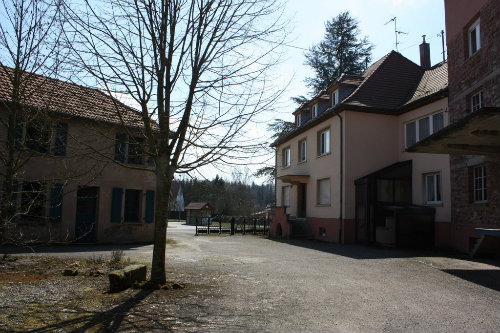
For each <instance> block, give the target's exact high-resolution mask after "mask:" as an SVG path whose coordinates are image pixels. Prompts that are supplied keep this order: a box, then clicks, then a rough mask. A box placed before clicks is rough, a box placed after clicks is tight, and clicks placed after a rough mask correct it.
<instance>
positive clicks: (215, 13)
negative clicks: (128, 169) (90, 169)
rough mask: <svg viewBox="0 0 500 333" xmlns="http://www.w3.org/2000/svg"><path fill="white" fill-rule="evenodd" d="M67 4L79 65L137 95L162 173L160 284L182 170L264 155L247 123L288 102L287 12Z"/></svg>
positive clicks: (244, 5)
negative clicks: (280, 85)
mask: <svg viewBox="0 0 500 333" xmlns="http://www.w3.org/2000/svg"><path fill="white" fill-rule="evenodd" d="M82 2H83V4H82ZM66 4H67V6H66V7H65V8H66V11H67V16H66V18H67V20H68V25H67V26H66V27H65V30H64V31H65V32H66V34H67V37H68V41H70V42H71V45H72V46H73V48H74V55H75V61H74V65H75V66H76V67H78V66H79V67H81V70H82V71H85V72H87V73H88V74H89V75H90V76H91V77H92V78H93V79H95V81H96V84H97V85H98V86H100V87H103V89H105V90H107V92H108V93H109V94H111V95H116V94H124V95H127V96H129V97H130V98H132V99H133V100H134V101H135V102H136V104H137V105H138V107H139V112H140V113H141V115H142V119H143V124H142V125H143V126H142V127H143V129H142V131H141V133H140V134H137V135H141V136H142V138H141V139H142V140H143V142H144V143H145V146H146V147H147V154H148V155H150V156H151V157H152V158H153V160H154V165H155V170H154V172H155V175H156V192H155V195H156V205H155V218H154V220H155V231H154V247H153V259H152V265H151V266H152V267H151V280H152V282H154V283H159V284H163V283H164V282H165V246H166V233H167V224H168V221H167V214H168V209H169V207H168V196H169V192H170V188H171V184H172V180H173V178H174V174H176V173H177V174H178V173H187V172H190V171H192V170H194V169H196V168H198V167H201V166H204V165H207V164H214V163H221V164H224V165H227V164H235V163H238V161H240V162H239V163H241V164H242V163H243V161H244V158H245V157H246V156H248V153H253V152H257V151H258V149H260V144H259V143H258V142H255V140H254V141H253V142H251V141H250V140H249V138H248V137H245V134H246V133H247V131H245V126H246V125H247V124H249V123H250V122H251V121H252V118H253V117H254V116H255V115H257V114H259V113H260V112H263V111H265V110H269V109H270V108H271V107H272V106H273V105H274V103H275V101H276V99H277V98H278V96H279V91H275V89H273V88H272V87H271V82H272V81H273V80H272V75H273V72H272V71H271V70H270V69H271V68H272V66H273V65H274V64H276V63H277V59H276V58H275V56H276V54H277V52H274V51H275V50H276V49H277V48H279V47H280V39H281V38H282V37H283V35H284V34H283V29H282V28H283V27H282V25H281V24H280V15H279V12H278V13H277V11H280V7H279V6H278V4H277V3H276V1H268V0H237V1H232V0H223V1H215V0H193V1H185V0H171V1H165V0H143V1H119V0H106V1H104V0H103V1H98V0H92V1H91V0H86V1H81V2H75V3H74V4H71V3H70V1H68V2H66ZM273 90H274V91H273Z"/></svg>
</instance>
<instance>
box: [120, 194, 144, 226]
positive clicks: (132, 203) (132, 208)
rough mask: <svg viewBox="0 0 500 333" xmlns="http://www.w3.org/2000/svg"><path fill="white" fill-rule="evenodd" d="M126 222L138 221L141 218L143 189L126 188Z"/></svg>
mask: <svg viewBox="0 0 500 333" xmlns="http://www.w3.org/2000/svg"><path fill="white" fill-rule="evenodd" d="M123 215H124V220H125V222H131V223H138V222H140V218H141V191H140V190H125V209H124V212H123Z"/></svg>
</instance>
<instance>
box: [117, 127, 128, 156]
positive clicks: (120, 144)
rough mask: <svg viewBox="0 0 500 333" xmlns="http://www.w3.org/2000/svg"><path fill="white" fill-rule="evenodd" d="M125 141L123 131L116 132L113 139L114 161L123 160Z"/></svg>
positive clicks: (125, 137) (125, 136)
mask: <svg viewBox="0 0 500 333" xmlns="http://www.w3.org/2000/svg"><path fill="white" fill-rule="evenodd" d="M126 142H127V135H126V134H124V133H117V134H116V141H115V161H118V162H121V163H124V162H125V147H126Z"/></svg>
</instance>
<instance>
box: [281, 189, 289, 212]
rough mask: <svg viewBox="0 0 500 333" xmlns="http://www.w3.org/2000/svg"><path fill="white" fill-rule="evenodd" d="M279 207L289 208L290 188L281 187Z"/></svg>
mask: <svg viewBox="0 0 500 333" xmlns="http://www.w3.org/2000/svg"><path fill="white" fill-rule="evenodd" d="M281 205H282V206H283V207H289V206H290V186H288V185H287V186H283V187H282V188H281Z"/></svg>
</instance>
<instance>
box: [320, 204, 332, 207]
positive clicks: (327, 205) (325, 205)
mask: <svg viewBox="0 0 500 333" xmlns="http://www.w3.org/2000/svg"><path fill="white" fill-rule="evenodd" d="M331 206H332V205H331V204H316V207H331Z"/></svg>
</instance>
